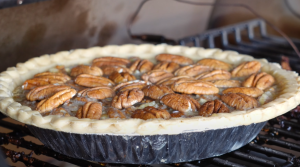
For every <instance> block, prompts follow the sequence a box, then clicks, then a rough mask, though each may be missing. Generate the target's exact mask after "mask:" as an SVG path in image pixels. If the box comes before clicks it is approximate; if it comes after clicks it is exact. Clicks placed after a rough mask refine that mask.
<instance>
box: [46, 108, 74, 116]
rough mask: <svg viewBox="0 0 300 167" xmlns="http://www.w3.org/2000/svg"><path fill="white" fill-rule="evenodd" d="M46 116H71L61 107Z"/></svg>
mask: <svg viewBox="0 0 300 167" xmlns="http://www.w3.org/2000/svg"><path fill="white" fill-rule="evenodd" d="M46 115H60V116H65V117H70V116H71V115H70V114H69V113H68V111H67V110H66V109H64V108H62V107H60V108H56V109H54V110H53V111H52V112H48V113H46V114H45V116H46Z"/></svg>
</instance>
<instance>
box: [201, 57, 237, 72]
mask: <svg viewBox="0 0 300 167" xmlns="http://www.w3.org/2000/svg"><path fill="white" fill-rule="evenodd" d="M196 64H199V65H203V66H209V67H211V68H212V69H214V70H226V71H229V70H230V69H231V68H232V67H231V65H230V64H228V63H225V62H223V61H220V60H216V59H202V60H199V61H198V62H197V63H196Z"/></svg>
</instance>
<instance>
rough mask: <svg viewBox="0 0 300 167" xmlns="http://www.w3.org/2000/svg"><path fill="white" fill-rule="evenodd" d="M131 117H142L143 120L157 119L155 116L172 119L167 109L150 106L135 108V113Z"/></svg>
mask: <svg viewBox="0 0 300 167" xmlns="http://www.w3.org/2000/svg"><path fill="white" fill-rule="evenodd" d="M131 117H132V118H140V119H143V120H147V119H155V118H163V119H170V118H171V115H170V113H169V112H168V111H167V110H164V109H158V108H155V107H152V106H148V107H146V108H144V109H138V110H135V111H134V113H133V114H132V115H131Z"/></svg>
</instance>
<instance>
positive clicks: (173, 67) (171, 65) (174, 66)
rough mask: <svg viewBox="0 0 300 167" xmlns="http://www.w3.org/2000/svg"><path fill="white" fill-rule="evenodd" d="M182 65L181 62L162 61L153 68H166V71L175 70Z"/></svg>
mask: <svg viewBox="0 0 300 167" xmlns="http://www.w3.org/2000/svg"><path fill="white" fill-rule="evenodd" d="M179 67H180V65H179V64H177V63H174V62H166V61H164V62H160V63H158V64H156V65H155V66H154V68H153V70H164V71H166V72H171V73H172V72H174V71H175V70H177V69H178V68H179Z"/></svg>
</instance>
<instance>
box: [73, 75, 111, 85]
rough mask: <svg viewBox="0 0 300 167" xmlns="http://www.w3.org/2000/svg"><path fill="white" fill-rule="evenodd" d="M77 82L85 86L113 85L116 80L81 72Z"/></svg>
mask: <svg viewBox="0 0 300 167" xmlns="http://www.w3.org/2000/svg"><path fill="white" fill-rule="evenodd" d="M75 83H76V84H78V85H81V86H85V87H98V86H113V85H114V82H113V81H111V80H109V79H107V78H104V77H98V76H93V75H89V74H80V75H78V76H77V77H76V79H75Z"/></svg>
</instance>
